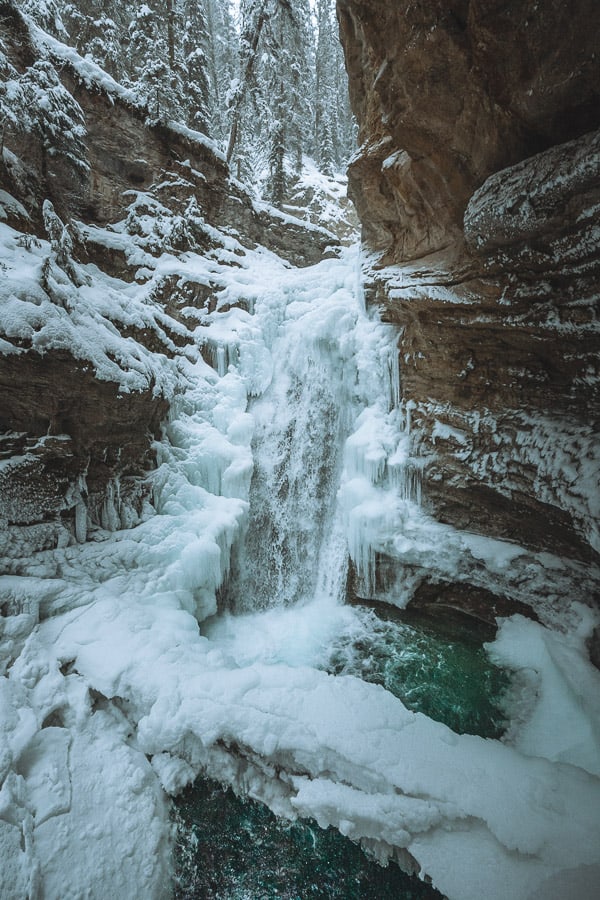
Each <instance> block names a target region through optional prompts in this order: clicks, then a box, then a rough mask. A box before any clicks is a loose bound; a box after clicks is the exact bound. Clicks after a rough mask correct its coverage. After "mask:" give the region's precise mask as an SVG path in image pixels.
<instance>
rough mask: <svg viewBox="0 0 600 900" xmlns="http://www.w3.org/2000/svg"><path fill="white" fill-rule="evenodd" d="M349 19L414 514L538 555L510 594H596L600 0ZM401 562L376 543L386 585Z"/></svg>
mask: <svg viewBox="0 0 600 900" xmlns="http://www.w3.org/2000/svg"><path fill="white" fill-rule="evenodd" d="M338 17H339V22H340V34H341V39H342V43H343V45H344V49H345V54H346V64H347V69H348V74H349V83H350V94H351V99H352V104H353V108H354V111H355V114H356V116H357V118H358V122H359V127H360V134H359V144H360V149H359V151H358V152H357V154H356V156H355V158H354V159H353V160H352V162H351V164H350V169H349V178H350V192H351V196H352V198H353V200H354V202H355V204H356V207H357V209H358V212H359V216H360V218H361V221H362V226H363V240H364V244H365V248H366V251H367V262H366V290H367V296H368V299H369V300H370V301H371V302H374V303H377V304H379V306H380V307H381V309H382V310H383V315H384V317H385V318H386V320H388V321H390V322H392V323H394V324H396V325H397V326H398V329H399V351H400V366H401V388H402V402H403V404H404V407H405V409H406V410H407V411H408V413H409V415H410V422H411V431H412V452H413V454H414V457H415V461H416V463H417V465H418V466H419V467H420V469H422V472H423V506H424V509H425V511H427V512H429V513H431V515H432V516H433V517H435V518H436V519H437V520H438V521H439V522H443V523H447V524H449V525H451V526H454V527H455V528H456V529H459V530H461V531H463V532H466V533H473V534H479V535H485V536H487V537H493V538H499V539H501V540H508V541H512V542H515V543H516V544H519V545H520V546H521V547H522V548H524V549H525V551H527V552H526V553H525V554H524V555H523V556H522V557H521V558H520V559H521V563H520V564H519V565H516V568H515V566H511V567H509V568H510V570H511V571H510V573H509V572H507V575H506V578H505V579H504V581H503V579H502V578H500V579H499V580H498V579H497V580H496V582H495V586H494V590H495V591H497V592H498V593H505V594H506V595H507V596H508V597H509V598H510V597H511V596H517V595H519V596H521V597H523V588H525V590H527V585H528V582H530V583H531V586H532V590H531V596H530V602H531V603H532V605H533V606H534V607H536V608H537V609H538V611H543V609H544V607H545V606H548V604H550V605H554V607H556V608H561V607H563V608H564V606H566V605H568V603H570V602H572V601H573V600H581V601H583V602H587V603H590V602H592V603H594V602H597V599H598V585H599V583H600V582H599V569H598V561H599V555H598V554H599V551H600V532H599V528H598V523H599V516H600V497H599V494H600V489H599V482H600V457H599V440H598V421H599V413H600V404H599V396H598V385H599V374H600V372H599V368H600V355H599V351H600V342H599V338H598V299H599V294H600V243H599V237H600V221H599V215H598V211H599V209H600V132H598V130H597V129H598V127H599V126H600V96H599V93H600V54H598V52H597V35H598V30H599V28H600V7H599V6H598V4H597V3H595V2H593V0H576V2H574V3H570V4H564V3H561V2H559V0H542V2H533V0H515V2H511V3H508V4H507V3H498V2H497V0H460V2H453V0H450V2H437V0H423V2H414V0H400V2H392V0H338ZM397 566H398V562H397V561H394V560H393V559H392V560H390V559H385V558H383V557H382V558H381V560H380V570H381V571H380V579H379V580H380V583H381V584H382V585H383V584H387V585H388V586H389V585H390V584H393V582H394V577H393V570H394V568H395V567H396V568H397ZM431 566H432V568H431V571H430V574H429V575H428V574H427V572H426V571H425V570H423V571H422V572H421V574H420V578H417V579H416V581H417V582H420V588H419V590H417V597H418V595H419V591H420V593H421V595H423V596H429V595H430V594H431V590H430V588H431V585H430V584H428V582H430V581H431V580H432V579H433V580H434V581H438V583H439V584H438V586H439V588H440V590H441V591H443V590H446V591H447V592H449V593H452V594H453V596H454V597H455V596H456V591H455V589H453V588H452V586H451V585H450V584H448V583H446V582H447V579H445V576H444V574H443V572H442V571H441V570H440V571H439V573H438V575H437V576H436V575H435V568H436V562H435V559H432V560H431ZM479 567H481V563H479ZM516 569H519V573H518V575H516V574H515V573H516ZM559 571H560V574H557V573H559ZM565 572H568V578H567V579H566V580H565V578H564V575H565ZM432 573H433V574H432ZM472 574H473V573H472V572H471V573H469V572H465V573H464V587H465V590H467V588H468V582H469V580H472ZM478 577H480V575H479V576H478ZM515 579H516V580H518V581H519V590H516V588H515ZM559 582H560V588H559V587H558V584H559ZM388 590H389V587H388ZM546 612H547V610H546Z"/></svg>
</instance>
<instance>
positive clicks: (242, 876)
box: [175, 779, 442, 900]
mask: <svg viewBox="0 0 600 900" xmlns="http://www.w3.org/2000/svg"><path fill="white" fill-rule="evenodd" d="M177 824H178V840H177V847H176V854H175V860H176V871H177V885H176V890H175V897H176V898H177V900H272V898H274V897H277V898H285V900H435V898H441V896H442V895H441V894H440V893H438V891H436V890H434V888H432V887H431V886H429V885H427V884H424V883H423V882H421V881H419V880H418V879H417V878H411V877H410V876H409V875H406V874H405V873H404V872H402V871H401V870H400V869H399V868H398V866H396V865H393V864H391V865H389V866H387V867H386V868H383V867H382V866H379V865H377V863H375V862H371V861H370V860H368V859H367V857H366V856H365V855H364V853H362V851H361V850H360V849H359V847H358V846H356V844H353V843H352V842H351V841H349V840H347V839H346V838H344V837H342V835H341V834H340V833H339V832H338V831H336V830H335V829H333V828H328V829H327V830H323V829H322V828H319V827H318V826H317V825H316V824H315V823H314V822H295V823H289V822H285V821H282V820H281V819H277V818H276V816H274V815H273V814H272V813H271V812H269V810H268V809H266V808H265V807H264V806H262V805H260V804H258V803H253V802H252V801H243V800H240V799H239V798H238V797H236V796H235V794H234V793H233V791H231V790H227V791H224V790H223V789H222V788H221V787H220V786H219V785H218V784H216V783H215V782H212V781H208V780H206V779H200V780H199V781H197V782H196V783H195V784H194V785H193V787H191V788H190V789H189V790H188V791H186V792H185V793H184V794H182V795H181V796H180V797H179V798H178V799H177Z"/></svg>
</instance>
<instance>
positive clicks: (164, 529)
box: [0, 239, 600, 900]
mask: <svg viewBox="0 0 600 900" xmlns="http://www.w3.org/2000/svg"><path fill="white" fill-rule="evenodd" d="M231 240H233V239H231ZM356 254H357V251H356V250H353V251H348V252H347V253H346V254H345V256H344V257H342V258H341V259H339V260H335V259H332V260H325V261H323V262H322V263H320V264H319V265H317V266H314V267H311V268H308V269H303V270H297V269H291V268H289V267H287V266H286V265H285V264H284V263H282V261H281V260H279V259H278V258H276V257H274V256H273V255H272V254H269V253H267V252H266V251H263V250H260V249H258V250H256V251H252V252H245V251H244V252H242V251H240V252H239V255H238V256H236V266H232V265H230V262H229V260H224V261H223V262H220V261H219V260H218V259H214V258H211V259H209V258H208V257H207V258H201V257H198V256H195V255H194V254H189V255H186V256H185V258H182V259H177V260H176V259H175V258H174V257H172V256H168V255H166V256H165V257H164V258H163V259H162V260H161V261H160V263H159V268H160V267H162V268H160V274H161V276H162V277H165V276H177V277H182V278H185V277H186V275H190V276H191V275H193V277H194V278H196V279H203V281H204V282H205V283H208V282H209V281H210V282H211V283H215V284H218V286H219V288H220V294H219V297H220V301H221V302H220V305H219V303H217V308H216V309H215V310H214V311H212V312H210V313H207V314H206V315H204V314H203V315H202V316H201V318H200V317H199V324H198V329H197V335H196V336H197V342H198V347H199V348H200V347H202V348H204V353H203V355H200V353H198V354H197V355H196V356H194V355H193V354H190V355H189V358H183V357H181V358H180V360H178V362H177V366H178V367H179V368H178V369H177V378H178V379H179V381H178V385H179V390H178V395H177V400H176V403H175V404H174V405H173V408H172V414H171V417H170V421H169V422H168V423H167V424H166V426H165V430H164V438H163V440H162V442H161V443H160V445H159V446H158V448H157V454H158V467H157V469H156V471H155V472H153V473H152V475H151V480H152V488H153V500H154V510H152V509H149V508H148V509H146V511H145V516H144V520H143V521H142V522H141V523H140V524H138V525H137V526H136V527H134V528H129V529H123V530H121V531H115V532H112V533H109V532H106V533H100V534H98V535H96V538H97V539H96V540H91V541H88V542H87V543H85V544H76V545H73V546H69V547H62V548H58V549H56V550H53V551H46V552H43V553H39V554H37V555H36V558H35V559H34V560H33V561H32V562H31V563H30V564H23V567H22V570H21V571H20V572H19V575H18V576H16V575H15V576H12V575H11V576H4V578H5V584H4V587H5V590H6V591H8V592H11V597H13V598H14V603H15V605H16V606H18V608H19V609H22V610H25V609H27V610H28V611H29V610H31V609H34V608H35V609H39V610H41V611H42V615H41V617H40V621H39V624H37V625H36V626H35V627H34V628H33V630H32V628H31V623H29V624H27V623H23V621H22V619H21V617H19V616H16V617H15V620H20V621H14V622H12V623H11V627H12V631H11V633H10V636H9V637H10V641H11V644H10V648H11V654H12V660H13V661H12V662H11V667H10V677H3V678H2V679H1V680H0V710H1V711H2V718H3V722H4V723H5V724H4V728H3V730H2V731H0V759H1V760H2V765H3V766H4V770H5V772H6V773H7V774H6V777H5V780H4V784H3V787H2V794H1V800H2V805H1V809H2V810H4V812H3V813H2V814H1V815H0V851H1V855H2V858H3V860H8V862H7V864H6V865H7V871H9V873H10V879H11V885H12V888H11V890H13V892H12V894H11V893H8V894H7V896H8V897H10V898H12V897H14V898H19V897H22V896H26V895H27V894H28V893H29V894H33V892H34V890H37V887H38V886H39V883H41V882H43V885H44V895H45V896H48V897H63V896H64V897H66V896H83V895H85V896H90V897H98V898H99V897H104V896H108V895H111V894H113V895H115V896H121V897H135V896H144V897H149V898H162V897H164V896H166V895H168V877H169V853H170V844H169V835H170V833H171V832H170V825H169V821H168V811H167V804H166V800H165V793H164V792H166V793H167V794H171V795H175V794H177V792H179V791H180V790H181V789H182V788H184V787H185V786H186V785H189V784H190V783H192V782H193V781H194V779H195V778H196V777H197V776H198V775H199V774H201V773H202V774H205V775H208V776H210V777H212V778H214V779H216V780H218V781H220V782H222V783H224V784H228V785H231V786H232V787H233V788H234V789H235V790H236V791H237V792H238V793H240V794H242V795H245V796H249V797H252V798H255V799H258V800H260V801H261V802H263V803H264V804H266V805H267V806H268V807H269V808H270V809H271V810H273V811H274V812H275V813H276V814H278V815H281V816H284V817H287V818H288V819H294V818H296V817H298V816H301V817H312V818H313V819H315V820H316V821H317V822H318V823H319V824H320V825H322V826H324V827H325V826H328V825H333V826H335V828H337V829H338V830H339V831H340V832H341V833H342V834H343V835H345V836H347V837H349V838H350V839H352V840H354V841H356V842H360V843H361V845H362V846H363V847H365V848H366V849H368V850H369V852H370V853H372V854H373V855H374V856H375V857H376V858H377V859H379V860H380V861H382V862H385V861H387V860H388V859H399V860H400V861H401V862H403V863H404V864H408V865H412V866H413V868H414V870H415V871H417V872H419V873H420V874H421V876H425V875H428V876H430V877H431V878H432V879H433V882H434V883H435V884H436V885H437V886H438V887H439V889H440V890H441V891H442V892H443V893H444V894H445V895H447V896H448V897H449V898H451V900H481V898H482V897H486V898H488V900H506V897H507V896H510V897H511V898H512V900H526V898H528V897H544V898H546V900H547V898H549V897H553V896H554V897H556V896H557V895H556V893H554V894H552V882H553V879H555V878H556V877H557V876H560V877H563V875H561V874H560V873H561V872H564V870H573V871H575V876H574V880H575V881H576V882H577V883H581V882H582V880H583V879H585V878H588V880H589V879H593V878H596V880H597V874H598V865H599V863H600V860H599V858H598V847H599V846H600V823H599V822H598V816H597V810H598V808H600V779H599V775H600V764H599V763H598V746H599V745H600V739H599V736H598V734H597V730H595V729H596V726H595V725H594V722H597V720H598V710H597V702H596V700H595V699H594V698H596V697H597V696H598V695H599V694H600V691H599V690H598V687H599V677H598V673H597V672H596V671H594V670H592V668H591V667H590V666H589V663H588V662H587V657H586V653H585V647H584V641H585V637H586V634H587V630H589V625H590V622H589V620H588V619H586V615H587V613H586V611H585V610H576V613H577V622H576V624H575V625H574V627H573V628H572V630H571V631H570V632H568V633H565V634H558V633H556V634H554V633H550V632H548V631H546V630H544V629H542V628H541V626H539V625H537V624H536V623H533V622H525V621H524V620H520V619H519V617H515V619H514V620H509V622H508V623H506V624H505V625H504V626H503V628H502V630H501V633H500V636H499V639H498V641H497V642H496V643H495V644H494V645H493V647H492V649H493V652H494V653H495V654H496V656H497V658H498V659H499V660H500V661H503V660H505V661H506V663H507V665H510V666H511V667H512V668H514V669H518V668H527V667H531V666H532V665H534V667H535V678H534V677H533V676H531V677H532V679H533V680H534V682H535V683H534V688H535V690H534V692H533V693H534V702H533V704H532V706H531V708H529V709H528V716H529V718H528V719H527V721H521V720H518V721H517V720H515V722H514V723H513V725H514V727H513V729H512V737H511V742H512V743H510V744H509V743H501V742H500V741H497V740H485V739H483V738H480V737H477V736H475V735H472V734H457V733H455V732H453V731H452V730H450V728H448V727H446V726H445V725H443V724H441V723H440V722H438V721H434V720H433V719H431V718H428V717H427V716H425V715H423V714H421V713H414V712H412V711H410V710H409V709H408V708H407V707H406V706H405V705H404V704H403V703H402V701H401V700H400V699H398V698H397V697H396V696H394V695H393V694H392V693H391V692H390V691H388V690H386V689H385V688H384V687H382V686H381V685H378V684H373V683H368V682H367V681H364V680H362V679H360V678H358V677H355V676H354V675H339V676H335V675H332V674H328V673H327V672H326V671H325V670H324V669H325V666H326V663H327V660H328V658H329V654H330V650H331V646H332V643H333V642H334V641H335V640H336V639H337V637H338V636H339V635H340V634H342V633H344V634H351V635H352V634H358V635H360V629H361V628H362V629H364V619H360V618H359V617H358V616H357V614H356V611H355V610H354V609H353V608H351V607H349V606H346V605H344V604H343V603H340V602H338V601H339V600H340V598H341V597H342V596H343V593H344V587H345V574H346V565H347V557H348V555H349V556H350V558H351V559H352V563H353V565H354V566H355V568H356V573H357V578H358V581H359V583H360V584H362V586H363V589H364V592H365V596H369V592H370V590H371V589H372V587H373V583H374V580H375V559H376V554H377V553H379V552H385V551H389V552H390V553H392V552H393V553H395V554H396V556H397V557H400V556H401V555H402V553H405V554H406V555H408V554H409V553H410V554H420V557H419V558H420V559H423V558H426V559H428V560H430V561H431V565H432V566H433V565H435V564H436V563H437V560H438V556H440V557H441V556H443V555H444V554H446V555H445V556H444V559H445V560H446V562H445V564H447V565H448V566H451V565H454V564H455V559H456V554H455V555H454V556H452V555H450V554H449V552H448V551H447V548H445V547H441V544H440V541H439V535H440V534H441V531H440V530H439V529H437V530H436V528H435V527H434V526H433V525H432V524H431V523H430V522H429V521H428V520H427V519H426V517H424V516H423V515H422V514H421V512H420V510H419V491H420V478H419V467H418V461H415V460H413V459H411V455H410V443H409V435H408V428H407V424H408V423H407V420H408V416H409V414H410V410H403V409H402V408H401V406H400V404H399V403H398V398H399V381H398V379H399V372H398V364H397V350H396V337H395V333H394V330H393V329H392V328H391V327H390V326H387V325H383V324H382V323H381V322H380V321H379V320H378V319H377V317H376V316H375V315H372V316H371V315H367V313H366V312H365V310H364V308H363V306H362V303H361V298H360V290H359V289H358V287H357V276H356V272H357V256H356ZM96 277H98V278H100V277H101V276H96ZM150 287H151V286H150ZM112 290H114V286H113V285H112V280H111V279H109V278H108V276H106V296H107V297H108V298H110V296H111V295H110V292H111V291H112ZM147 290H149V288H148V287H147V286H143V285H137V284H133V285H129V286H128V291H129V295H128V298H129V303H130V304H134V303H135V302H136V295H137V293H139V294H140V296H142V295H143V292H144V291H147ZM143 296H145V295H143ZM203 357H204V358H203ZM210 362H212V363H214V365H212V366H211V365H209V363H210ZM166 365H167V363H166V362H165V366H166ZM173 371H174V369H173ZM173 371H172V370H169V373H170V375H172V374H173ZM173 377H175V376H173ZM417 526H418V527H417ZM440 527H441V526H440ZM457 546H458V545H457ZM440 548H441V549H440ZM459 550H460V547H459ZM454 552H455V551H453V553H454ZM456 553H458V550H456ZM407 558H408V556H407ZM217 595H219V596H220V597H221V598H222V603H223V605H224V606H226V607H228V608H229V610H235V614H231V612H227V611H222V610H220V611H219V612H218V605H217ZM26 604H29V605H28V606H26ZM23 615H25V613H23ZM28 615H29V612H28ZM574 615H575V613H574ZM30 617H31V615H30ZM28 622H29V620H28ZM25 625H27V627H28V629H29V630H28V631H26V634H27V637H26V638H22V637H21V636H20V635H21V632H20V631H19V628H20V627H21V626H23V630H24V631H25ZM532 660H533V662H532ZM536 679H537V680H536ZM536 697H537V698H538V699H537V700H535V698H536ZM590 698H591V699H590ZM521 712H522V710H521ZM551 718H552V719H553V721H554V722H558V723H559V727H557V728H554V727H553V728H549V727H548V723H549V721H550V719H551ZM573 735H576V736H578V740H577V741H576V742H575V743H577V746H575V745H574V742H573V740H571V737H572V736H573ZM579 737H580V738H581V740H579ZM160 787H162V789H163V790H162V791H161V790H160ZM565 822H568V823H569V828H568V829H565ZM92 846H93V853H92V852H91V849H90V848H91V847H92ZM116 847H118V848H119V851H120V853H119V854H116V853H115V848H116ZM121 851H122V852H121ZM32 879H33V881H32ZM36 879H37V881H36ZM34 882H35V883H34ZM32 885H33V886H32ZM94 892H95V893H94ZM3 896H4V895H3ZM581 896H582V897H583V896H585V894H582V895H581Z"/></svg>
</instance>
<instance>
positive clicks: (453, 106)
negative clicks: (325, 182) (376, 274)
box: [338, 0, 600, 262]
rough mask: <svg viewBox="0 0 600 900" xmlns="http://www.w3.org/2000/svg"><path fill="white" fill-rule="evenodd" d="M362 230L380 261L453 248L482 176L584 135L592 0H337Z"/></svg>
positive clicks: (596, 17) (595, 11)
mask: <svg viewBox="0 0 600 900" xmlns="http://www.w3.org/2000/svg"><path fill="white" fill-rule="evenodd" d="M338 11H339V19H340V32H341V38H342V43H343V44H344V47H345V52H346V60H347V68H348V74H349V78H350V93H351V99H352V103H353V107H354V110H355V112H356V114H357V116H358V120H359V125H360V135H359V143H360V144H361V145H362V146H361V150H360V151H359V153H358V155H357V157H356V159H355V161H354V162H353V163H352V165H351V167H350V172H349V175H350V184H351V189H352V196H353V199H354V202H355V203H356V205H357V208H358V211H359V216H360V218H361V220H362V222H363V227H364V236H365V239H366V240H367V242H368V243H369V244H370V246H372V247H373V248H374V249H377V250H385V251H387V252H386V260H387V261H389V262H399V261H403V260H406V259H411V258H416V257H420V256H424V255H425V254H427V253H430V252H432V251H435V250H439V249H442V248H445V247H448V246H449V245H450V244H451V243H453V242H456V241H460V237H461V232H462V218H463V213H464V210H465V208H466V205H467V202H468V200H469V198H470V196H471V194H472V193H473V191H474V190H475V189H476V188H477V187H479V186H480V185H481V184H482V182H483V181H484V180H485V179H486V178H487V177H488V176H489V175H491V174H492V173H493V172H496V171H498V170H499V169H502V168H505V167H506V166H510V165H512V164H513V163H515V162H517V161H519V160H520V159H523V158H524V157H527V156H531V155H532V154H534V153H537V152H539V151H541V150H544V149H547V148H548V147H550V146H552V145H554V144H557V143H562V142H564V141H567V140H569V139H570V138H573V137H577V136H579V135H581V134H584V133H585V132H587V131H590V130H591V129H593V128H595V127H597V124H598V109H599V107H600V56H599V54H598V53H597V49H598V46H597V34H598V29H599V27H600V8H599V7H598V4H597V3H595V2H594V0H576V2H574V3H569V4H566V3H562V2H560V0H543V2H537V0H516V2H511V3H508V4H507V3H499V2H497V0H459V2H456V0H448V2H446V0H425V2H412V0H410V2H409V0H401V2H391V0H360V2H357V0H338Z"/></svg>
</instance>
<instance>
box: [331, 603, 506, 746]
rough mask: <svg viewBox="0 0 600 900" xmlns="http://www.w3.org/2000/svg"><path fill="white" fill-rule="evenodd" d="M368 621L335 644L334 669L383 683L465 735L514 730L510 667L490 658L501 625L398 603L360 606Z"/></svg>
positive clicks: (492, 735) (411, 704) (410, 704)
mask: <svg viewBox="0 0 600 900" xmlns="http://www.w3.org/2000/svg"><path fill="white" fill-rule="evenodd" d="M357 613H358V615H359V616H360V619H361V621H362V626H363V627H362V628H360V629H358V630H356V629H353V630H352V632H351V633H350V634H347V635H342V636H341V637H340V638H339V640H338V641H337V643H336V645H335V646H334V647H333V648H332V653H331V657H330V662H329V667H328V669H329V671H330V672H333V673H334V674H336V675H356V676H358V677H359V678H362V679H363V680H364V681H371V682H374V683H375V684H382V685H383V686H384V687H385V688H387V689H388V691H391V693H392V694H395V695H396V697H399V698H400V699H401V700H402V702H403V703H404V704H405V706H407V707H408V708H409V709H412V710H414V711H415V712H422V713H425V715H427V716H429V717H430V718H432V719H435V720H436V721H438V722H444V724H446V725H448V726H449V727H450V728H452V730H453V731H456V732H458V733H459V734H465V733H466V734H478V735H480V736H481V737H490V738H499V737H501V736H502V734H503V733H504V731H505V730H506V725H507V722H506V717H505V712H504V708H503V698H504V696H505V694H506V691H507V689H508V688H509V685H510V681H509V677H508V675H507V673H506V672H505V671H504V670H503V669H500V668H498V667H497V666H494V665H492V664H491V663H490V661H489V659H488V657H487V654H486V653H485V650H484V649H483V641H484V640H490V639H492V638H493V630H490V629H489V628H488V627H487V626H485V625H483V624H482V623H478V622H475V621H472V622H462V621H460V620H459V621H457V620H447V621H444V620H442V619H440V618H439V617H437V618H436V619H432V618H428V617H427V616H426V615H424V614H414V613H413V614H408V613H405V612H402V611H399V610H394V609H393V608H385V609H383V610H382V609H380V610H378V613H375V611H374V610H373V609H371V608H368V607H357Z"/></svg>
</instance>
